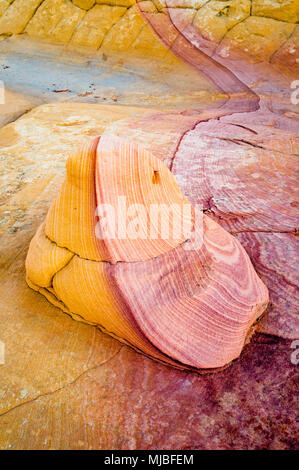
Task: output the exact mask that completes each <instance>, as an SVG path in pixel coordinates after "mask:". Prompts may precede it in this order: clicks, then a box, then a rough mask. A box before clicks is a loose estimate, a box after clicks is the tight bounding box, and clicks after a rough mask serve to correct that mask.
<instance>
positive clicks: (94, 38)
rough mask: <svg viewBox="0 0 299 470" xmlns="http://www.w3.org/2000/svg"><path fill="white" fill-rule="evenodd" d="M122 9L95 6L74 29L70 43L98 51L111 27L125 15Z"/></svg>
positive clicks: (124, 10)
mask: <svg viewBox="0 0 299 470" xmlns="http://www.w3.org/2000/svg"><path fill="white" fill-rule="evenodd" d="M125 12H126V8H124V7H111V6H108V5H95V6H94V7H93V8H92V9H91V10H89V11H88V12H87V13H86V15H85V18H84V19H83V21H82V22H81V24H80V25H79V26H78V28H77V29H76V31H75V33H74V35H73V37H72V40H71V43H72V44H74V45H76V46H82V47H89V48H91V49H98V48H99V47H100V45H101V43H102V41H103V39H104V37H105V36H106V34H107V33H108V31H111V29H113V25H114V24H115V23H117V22H119V19H120V18H121V17H122V16H123V15H124V14H125Z"/></svg>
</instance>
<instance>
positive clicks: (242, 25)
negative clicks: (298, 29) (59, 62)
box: [0, 0, 299, 67]
mask: <svg viewBox="0 0 299 470" xmlns="http://www.w3.org/2000/svg"><path fill="white" fill-rule="evenodd" d="M137 4H138V5H137ZM167 7H168V8H170V9H179V8H183V9H184V10H185V13H184V15H187V14H188V13H187V11H188V12H189V15H190V18H193V25H194V26H195V28H196V29H198V30H199V31H200V33H201V34H202V36H203V38H205V39H207V40H209V41H211V42H212V43H214V44H215V45H216V44H219V43H220V42H221V41H224V42H225V44H226V46H228V47H229V46H230V45H231V46H235V45H237V47H238V48H240V50H241V51H243V52H245V53H249V54H251V55H252V56H255V57H256V58H257V59H258V60H265V61H269V60H271V56H272V55H274V54H276V60H275V63H278V62H279V60H280V59H281V60H282V57H283V60H284V61H285V62H286V63H288V64H291V63H292V61H293V62H294V65H295V67H297V66H298V61H297V62H296V57H297V55H298V52H297V50H295V51H293V49H292V48H291V50H292V52H288V51H286V53H283V54H279V53H278V52H279V49H280V48H284V47H285V42H286V41H288V39H289V37H290V36H291V34H292V32H293V29H294V26H295V23H296V22H298V20H299V2H298V1H297V0H252V2H251V1H250V0H211V1H207V0H168V1H167V2H165V0H146V1H136V0H73V1H71V0H0V40H1V39H5V37H6V36H7V35H17V34H24V33H25V34H27V35H29V36H30V37H32V38H35V39H43V40H47V42H52V43H59V44H66V45H68V46H69V48H70V50H73V49H74V48H77V49H79V50H81V49H82V48H83V49H89V50H90V51H91V52H92V51H95V50H98V49H100V50H103V52H104V53H105V54H107V53H108V54H109V53H110V52H111V53H129V54H130V55H134V54H135V55H138V56H140V55H141V56H143V55H146V56H150V57H153V56H155V57H157V58H165V57H166V56H167V50H166V49H167V48H166V47H165V46H164V45H163V44H162V42H161V40H160V39H159V38H158V37H157V36H156V35H155V33H154V32H153V30H152V28H151V26H150V25H148V24H147V21H146V19H145V18H143V17H142V13H141V12H146V13H147V14H149V15H159V17H158V16H157V17H155V22H157V21H158V23H159V24H160V26H161V28H162V30H163V31H164V34H168V33H167V28H165V27H164V26H163V23H166V22H167V21H168V15H169V13H168V11H167ZM277 53H278V54H277ZM290 54H293V55H295V56H296V57H295V59H294V60H293V58H292V57H291V56H290ZM278 66H279V64H278Z"/></svg>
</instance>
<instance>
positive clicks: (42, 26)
mask: <svg viewBox="0 0 299 470" xmlns="http://www.w3.org/2000/svg"><path fill="white" fill-rule="evenodd" d="M84 14H85V12H84V11H83V10H81V9H80V8H77V7H76V6H75V5H73V4H72V3H71V2H66V1H65V0H45V1H44V2H43V3H42V5H41V6H40V8H39V9H38V10H37V12H36V14H35V15H34V16H33V18H32V19H31V21H30V22H29V24H28V25H27V27H26V30H25V31H26V32H27V33H28V34H29V35H30V36H32V37H39V38H47V39H52V40H54V41H55V42H67V41H69V40H70V39H71V37H72V34H73V33H74V30H75V28H76V26H77V25H78V23H79V21H80V20H82V18H83V16H84Z"/></svg>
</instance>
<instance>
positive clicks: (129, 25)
mask: <svg viewBox="0 0 299 470" xmlns="http://www.w3.org/2000/svg"><path fill="white" fill-rule="evenodd" d="M145 24H146V23H145V20H144V19H143V18H142V16H141V14H140V11H139V9H138V7H137V6H133V7H132V8H129V10H127V12H126V14H125V15H124V16H123V17H122V18H121V19H120V21H118V23H117V24H115V25H114V26H113V28H111V29H110V30H109V32H108V34H107V36H106V37H105V39H104V41H103V44H102V47H103V50H107V51H127V50H128V49H129V47H130V46H131V44H133V42H134V41H135V40H136V38H137V36H138V35H139V34H140V32H141V30H142V28H144V26H145ZM150 46H151V45H150V44H149V47H150Z"/></svg>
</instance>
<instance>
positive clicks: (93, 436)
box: [0, 0, 299, 449]
mask: <svg viewBox="0 0 299 470" xmlns="http://www.w3.org/2000/svg"><path fill="white" fill-rule="evenodd" d="M47 3H48V2H46V1H44V2H41V1H40V2H31V1H30V2H29V1H26V2H25V0H24V1H23V0H20V1H18V0H15V1H13V2H8V1H5V0H4V1H2V2H0V12H1V13H2V17H1V18H0V32H1V35H2V36H1V39H2V43H3V44H6V42H7V39H6V38H7V35H11V34H13V35H16V34H20V33H22V36H20V37H23V36H26V35H29V34H30V33H29V32H27V31H26V30H27V27H28V30H30V28H31V27H32V28H33V31H35V33H34V34H36V36H35V37H36V38H37V39H38V38H40V39H42V36H43V35H44V34H45V31H47V28H45V27H44V26H43V27H41V28H40V31H41V32H40V33H39V32H38V31H39V26H38V25H36V21H35V16H36V14H37V13H38V11H39V8H41V7H43V8H45V11H47V8H46V7H47ZM107 3H108V2H105V4H106V6H107ZM109 3H110V2H109ZM111 3H113V4H112V5H109V6H110V7H111V8H112V7H114V8H115V7H118V8H125V10H126V11H125V13H124V15H123V16H121V17H120V18H119V19H118V20H117V21H116V22H115V24H113V25H111V26H109V28H108V29H107V25H106V23H105V24H104V23H101V25H100V26H98V23H96V24H95V26H94V27H92V28H91V31H92V34H93V37H94V40H95V43H96V44H94V45H92V46H91V47H89V48H88V50H96V48H97V47H99V52H100V54H101V55H103V53H104V51H105V53H104V54H105V57H106V56H108V55H110V52H109V51H111V53H112V50H113V51H114V52H115V53H116V55H118V54H120V51H121V48H122V52H124V53H126V54H127V56H132V55H133V54H135V55H137V54H138V53H140V52H141V55H142V56H145V55H146V54H148V56H149V57H150V56H151V55H152V54H153V53H154V52H153V51H155V53H156V52H157V54H156V55H157V56H159V57H160V58H161V59H163V64H166V63H168V62H167V60H168V59H169V57H172V55H171V54H172V53H174V54H175V55H176V56H177V57H178V58H181V60H184V61H185V63H186V64H188V65H189V66H191V67H192V68H193V69H194V70H196V71H197V72H198V73H199V74H202V75H204V76H205V77H207V78H208V79H209V80H210V81H211V83H212V84H213V87H214V88H215V90H216V89H217V90H218V92H219V93H220V94H221V97H222V98H221V99H222V101H221V102H220V101H219V100H217V101H213V103H211V104H210V105H209V106H207V107H206V108H205V109H204V110H203V108H202V107H201V108H200V107H199V106H197V102H196V101H195V102H194V105H192V106H189V104H188V106H185V107H183V106H182V107H181V109H180V110H178V109H177V108H176V109H174V108H173V109H171V110H168V111H167V110H164V111H163V112H162V111H161V109H152V110H145V109H142V108H140V107H139V108H127V107H117V106H116V107H113V108H112V107H103V106H91V105H90V106H86V105H83V104H79V105H75V104H60V105H50V106H43V107H41V108H37V109H36V110H34V111H32V112H30V113H28V114H27V115H25V116H24V117H23V118H22V119H19V120H18V121H16V122H14V123H11V124H10V125H8V126H6V127H4V128H3V129H2V130H1V131H0V146H1V159H2V162H3V175H1V178H2V180H1V182H3V184H1V191H2V192H1V203H2V205H1V217H2V218H1V224H2V225H1V233H2V238H1V287H0V292H1V297H2V298H3V299H4V301H3V302H2V303H1V309H0V318H1V320H0V339H1V341H4V342H5V346H6V355H5V364H4V365H0V370H1V376H0V380H1V386H0V390H1V392H0V396H1V402H0V406H1V411H0V443H1V444H0V445H1V448H7V449H9V448H16V449H24V448H25V449H26V448H27V449H28V448H38V449H51V448H61V449H77V448H78V449H89V448H90V449H98V448H100V449H105V448H113V449H136V448H137V449H156V448H161V449H198V448H199V449H236V448H241V449H293V448H298V441H297V439H296V437H295V436H296V428H295V417H296V416H295V415H296V404H295V397H296V391H297V388H296V379H297V376H298V375H296V373H297V370H296V364H297V363H298V352H296V349H295V348H296V343H293V342H292V340H293V339H295V338H298V337H299V334H298V305H297V301H296V299H297V298H298V277H297V271H298V268H297V264H296V256H295V255H296V253H297V252H298V238H297V236H296V235H297V227H298V223H296V221H295V217H296V212H295V210H296V209H297V208H298V202H297V200H298V199H296V193H295V182H294V181H295V179H294V178H295V171H296V163H295V158H296V157H297V155H298V150H297V149H298V141H297V137H298V136H297V134H298V107H296V102H294V101H293V103H292V102H291V94H292V93H293V88H291V87H290V85H291V83H292V81H293V80H295V79H297V78H298V26H296V21H298V2H296V1H274V0H272V1H271V2H270V1H269V2H268V1H258V0H257V1H254V0H253V1H252V2H251V3H252V5H251V9H250V11H249V12H248V4H247V2H245V1H244V2H222V1H221V2H220V1H211V2H208V1H205V0H203V1H201V0H198V1H197V0H196V1H194V2H192V5H191V4H190V3H189V2H188V1H187V0H168V2H167V4H166V3H165V1H164V0H155V2H154V4H153V3H152V4H151V5H150V2H142V6H141V7H140V8H139V7H138V6H136V5H132V6H129V5H130V3H129V2H128V4H127V3H126V2H124V3H121V2H111ZM52 4H53V10H52V16H51V18H53V23H51V25H52V26H51V28H52V29H51V30H52V31H53V34H52V35H51V36H47V37H46V38H45V39H46V40H47V41H54V42H55V41H62V42H63V44H64V46H63V47H64V48H65V49H63V48H62V49H61V51H63V50H66V49H69V48H71V50H72V48H73V49H74V48H75V47H78V46H75V45H74V44H73V43H72V38H73V37H74V35H75V34H76V31H78V30H79V29H80V27H82V25H83V23H84V20H85V18H86V17H87V14H88V13H89V12H92V11H93V9H94V8H95V7H96V6H101V5H103V4H102V3H100V2H87V1H86V2H83V1H80V2H79V0H77V1H76V2H72V3H71V2H69V1H65V2H53V3H52ZM25 5H26V6H25ZM153 5H154V6H153ZM66 8H67V9H66ZM137 8H139V10H138V11H140V12H141V13H142V14H139V13H138V12H137V11H136V9H137ZM202 8H205V10H206V12H207V13H206V14H207V16H206V17H205V16H204V18H203V21H202V22H200V21H197V22H196V21H195V17H196V16H197V17H198V18H199V17H200V15H201V13H200V10H201V9H202ZM217 8H218V10H217ZM61 11H63V12H66V11H69V12H72V13H71V14H70V16H69V19H70V23H69V24H68V25H67V26H66V23H68V22H66V23H64V24H65V26H63V28H62V30H63V29H64V28H66V31H68V34H67V40H63V39H61V38H63V34H60V32H61V29H60V26H59V24H60V23H61V22H62V24H63V22H65V20H66V18H67V17H66V16H65V13H63V14H62V15H61V16H59V15H60V13H59V12H61ZM157 11H158V13H157ZM18 12H20V14H18ZM57 12H58V13H57ZM82 12H83V15H84V16H82ZM1 13H0V14H1ZM137 13H138V14H137ZM91 14H92V13H91ZM76 15H81V16H82V19H80V20H79V21H78V23H77V24H76V25H75V23H76V21H77V20H76V19H75V20H73V19H74V18H78V17H77V16H76ZM111 15H112V13H111V14H110V15H108V17H107V22H109V24H111ZM213 15H214V21H213ZM246 15H248V16H246ZM38 18H40V17H39V16H37V19H38ZM43 18H44V19H43V20H42V24H47V22H48V21H49V16H47V14H46V15H45V16H44V17H43ZM57 18H58V20H57ZM59 18H60V19H59ZM39 21H40V20H39ZM214 23H215V31H213V30H211V29H210V28H211V26H210V25H211V24H214ZM30 24H31V26H30V27H29V25H30ZM132 24H133V25H134V27H133V28H131V25H132ZM201 24H202V25H203V24H204V25H205V26H204V28H202V29H201ZM32 25H33V26H32ZM74 25H75V26H74ZM97 28H99V29H98V31H99V35H98V34H95V33H94V31H96V30H97ZM83 29H84V28H83ZM152 29H153V30H154V31H155V34H156V36H153V33H152ZM72 31H73V32H72ZM102 31H105V34H104V38H103V39H101V42H100V44H99V45H98V36H99V37H100V38H102ZM106 31H107V32H106ZM265 31H266V33H265ZM83 32H84V31H83ZM113 32H114V33H113ZM120 32H123V33H124V34H123V41H119V34H120ZM46 34H47V33H46ZM55 35H56V36H55ZM82 37H83V38H84V34H82ZM159 38H160V39H159ZM79 42H80V41H79ZM68 44H69V46H68ZM82 46H83V44H82ZM79 47H81V45H79ZM107 51H108V52H109V54H108V53H107ZM138 51H139V52H138ZM174 77H175V75H174ZM186 80H187V82H189V78H188V79H186ZM139 101H140V100H139ZM139 101H138V97H137V99H136V104H138V105H139V106H140V102H139ZM107 128H109V132H110V133H113V134H117V135H118V136H120V137H125V138H127V139H129V140H131V141H134V142H136V143H140V144H141V145H143V146H144V147H145V148H147V149H148V150H149V151H151V152H152V153H153V154H154V155H155V156H157V157H158V158H160V159H161V160H163V161H164V162H165V164H166V165H167V166H168V168H169V169H170V170H171V171H172V172H173V173H174V175H175V177H176V179H177V181H178V183H179V186H180V188H181V190H182V191H183V192H184V194H186V196H187V197H188V198H189V199H190V200H191V201H192V202H196V201H199V202H201V203H202V204H203V209H204V211H206V213H207V215H209V217H211V218H213V219H214V220H215V221H217V223H218V224H220V225H222V226H223V227H224V228H225V229H226V230H228V231H231V232H232V234H233V235H234V236H235V237H237V238H238V240H239V242H240V243H241V244H242V245H243V247H244V248H245V250H246V251H247V253H248V255H249V256H250V258H251V261H252V263H253V265H254V267H255V269H256V271H257V273H258V274H259V276H260V277H261V278H262V280H263V282H264V283H265V284H266V286H267V287H268V290H269V294H270V307H269V309H268V311H267V313H266V314H265V316H264V317H263V319H262V320H261V323H260V324H259V333H256V334H255V335H254V336H253V338H252V340H251V343H250V344H249V345H247V346H245V348H244V351H243V354H242V355H241V357H240V359H239V360H237V361H235V362H234V363H233V364H232V365H231V367H230V368H228V369H226V370H225V371H222V372H218V373H217V374H213V375H208V376H199V375H198V374H195V373H194V372H186V371H180V370H176V369H174V368H172V367H167V366H165V365H162V364H158V363H157V362H154V361H152V360H151V359H148V358H146V357H144V356H141V355H140V354H137V353H136V352H134V351H132V350H131V349H130V348H128V347H127V346H121V345H120V343H119V342H117V341H115V340H114V339H112V338H110V337H108V336H106V335H105V334H104V333H101V332H100V331H99V330H97V329H96V328H94V327H93V326H90V325H84V324H83V323H81V322H75V321H73V320H72V319H71V318H69V317H68V316H67V315H65V314H64V313H62V312H61V311H60V310H58V309H56V308H55V307H53V306H52V305H51V304H50V303H49V302H47V301H46V300H45V299H44V298H43V297H42V296H40V295H38V294H37V293H35V292H34V291H32V290H31V289H29V288H27V287H26V284H25V272H24V263H25V256H26V252H27V250H28V245H29V241H30V239H31V238H32V236H33V235H34V233H35V232H36V230H37V228H38V226H39V225H40V223H41V222H42V220H43V219H44V217H45V214H46V212H47V210H48V208H49V206H50V204H51V203H52V202H53V200H54V198H55V196H56V195H57V193H58V191H59V188H60V186H61V183H62V181H63V179H64V167H65V159H66V157H67V155H68V153H69V152H72V151H74V150H75V148H76V147H77V146H78V144H79V143H80V142H83V141H87V140H88V139H90V137H93V136H97V135H101V134H102V133H103V132H104V131H105V129H107ZM45 142H46V144H45ZM223 150H224V151H223ZM218 163H219V165H218ZM258 182H259V183H258ZM64 256H65V257H67V256H69V254H68V253H65V252H63V256H62V257H64ZM60 262H61V259H60V260H57V266H58V265H59V263H60Z"/></svg>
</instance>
